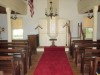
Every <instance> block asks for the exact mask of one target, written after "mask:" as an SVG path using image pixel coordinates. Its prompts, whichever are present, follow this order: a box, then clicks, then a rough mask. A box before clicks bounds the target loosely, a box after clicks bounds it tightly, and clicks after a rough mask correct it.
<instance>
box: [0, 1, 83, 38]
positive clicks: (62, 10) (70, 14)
mask: <svg viewBox="0 0 100 75" xmlns="http://www.w3.org/2000/svg"><path fill="white" fill-rule="evenodd" d="M46 7H47V0H34V16H33V18H31V17H30V11H29V6H28V14H27V15H23V28H24V39H27V35H31V34H38V30H35V27H36V26H37V25H38V22H39V20H40V19H45V18H46V16H45V8H46ZM59 18H60V19H67V20H71V27H72V28H71V29H72V36H73V37H76V36H77V25H78V22H81V21H82V19H83V16H82V15H79V14H78V11H77V0H59ZM3 23H4V24H3ZM6 23H7V22H6V16H5V15H3V17H0V25H2V24H3V25H4V27H6V25H7V24H6ZM3 37H4V38H3V39H7V35H6V34H5V35H4V36H3Z"/></svg>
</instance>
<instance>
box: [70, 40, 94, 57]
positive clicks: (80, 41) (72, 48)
mask: <svg viewBox="0 0 100 75" xmlns="http://www.w3.org/2000/svg"><path fill="white" fill-rule="evenodd" d="M92 42H93V41H92V40H73V41H72V43H71V47H70V51H71V56H72V58H74V50H75V47H76V46H77V45H78V44H80V43H81V44H84V43H92Z"/></svg>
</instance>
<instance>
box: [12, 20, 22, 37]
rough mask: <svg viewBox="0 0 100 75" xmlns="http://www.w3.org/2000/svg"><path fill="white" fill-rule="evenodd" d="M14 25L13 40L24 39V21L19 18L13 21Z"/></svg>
mask: <svg viewBox="0 0 100 75" xmlns="http://www.w3.org/2000/svg"><path fill="white" fill-rule="evenodd" d="M11 24H12V38H13V39H23V28H22V19H21V18H17V19H16V20H13V19H12V20H11Z"/></svg>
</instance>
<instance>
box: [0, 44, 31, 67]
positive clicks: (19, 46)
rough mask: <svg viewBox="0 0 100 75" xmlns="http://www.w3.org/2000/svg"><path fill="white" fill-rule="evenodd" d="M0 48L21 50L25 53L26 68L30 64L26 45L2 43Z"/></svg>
mask: <svg viewBox="0 0 100 75" xmlns="http://www.w3.org/2000/svg"><path fill="white" fill-rule="evenodd" d="M0 48H4V49H8V48H13V49H14V48H23V49H24V50H25V51H26V64H27V68H29V67H30V63H31V55H30V50H29V45H28V43H23V42H2V43H1V45H0Z"/></svg>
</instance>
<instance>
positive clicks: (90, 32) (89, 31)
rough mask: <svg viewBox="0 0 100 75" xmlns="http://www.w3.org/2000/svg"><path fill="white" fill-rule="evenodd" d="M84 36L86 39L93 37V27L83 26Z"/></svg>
mask: <svg viewBox="0 0 100 75" xmlns="http://www.w3.org/2000/svg"><path fill="white" fill-rule="evenodd" d="M85 36H86V38H87V39H91V38H92V37H93V28H85Z"/></svg>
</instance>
